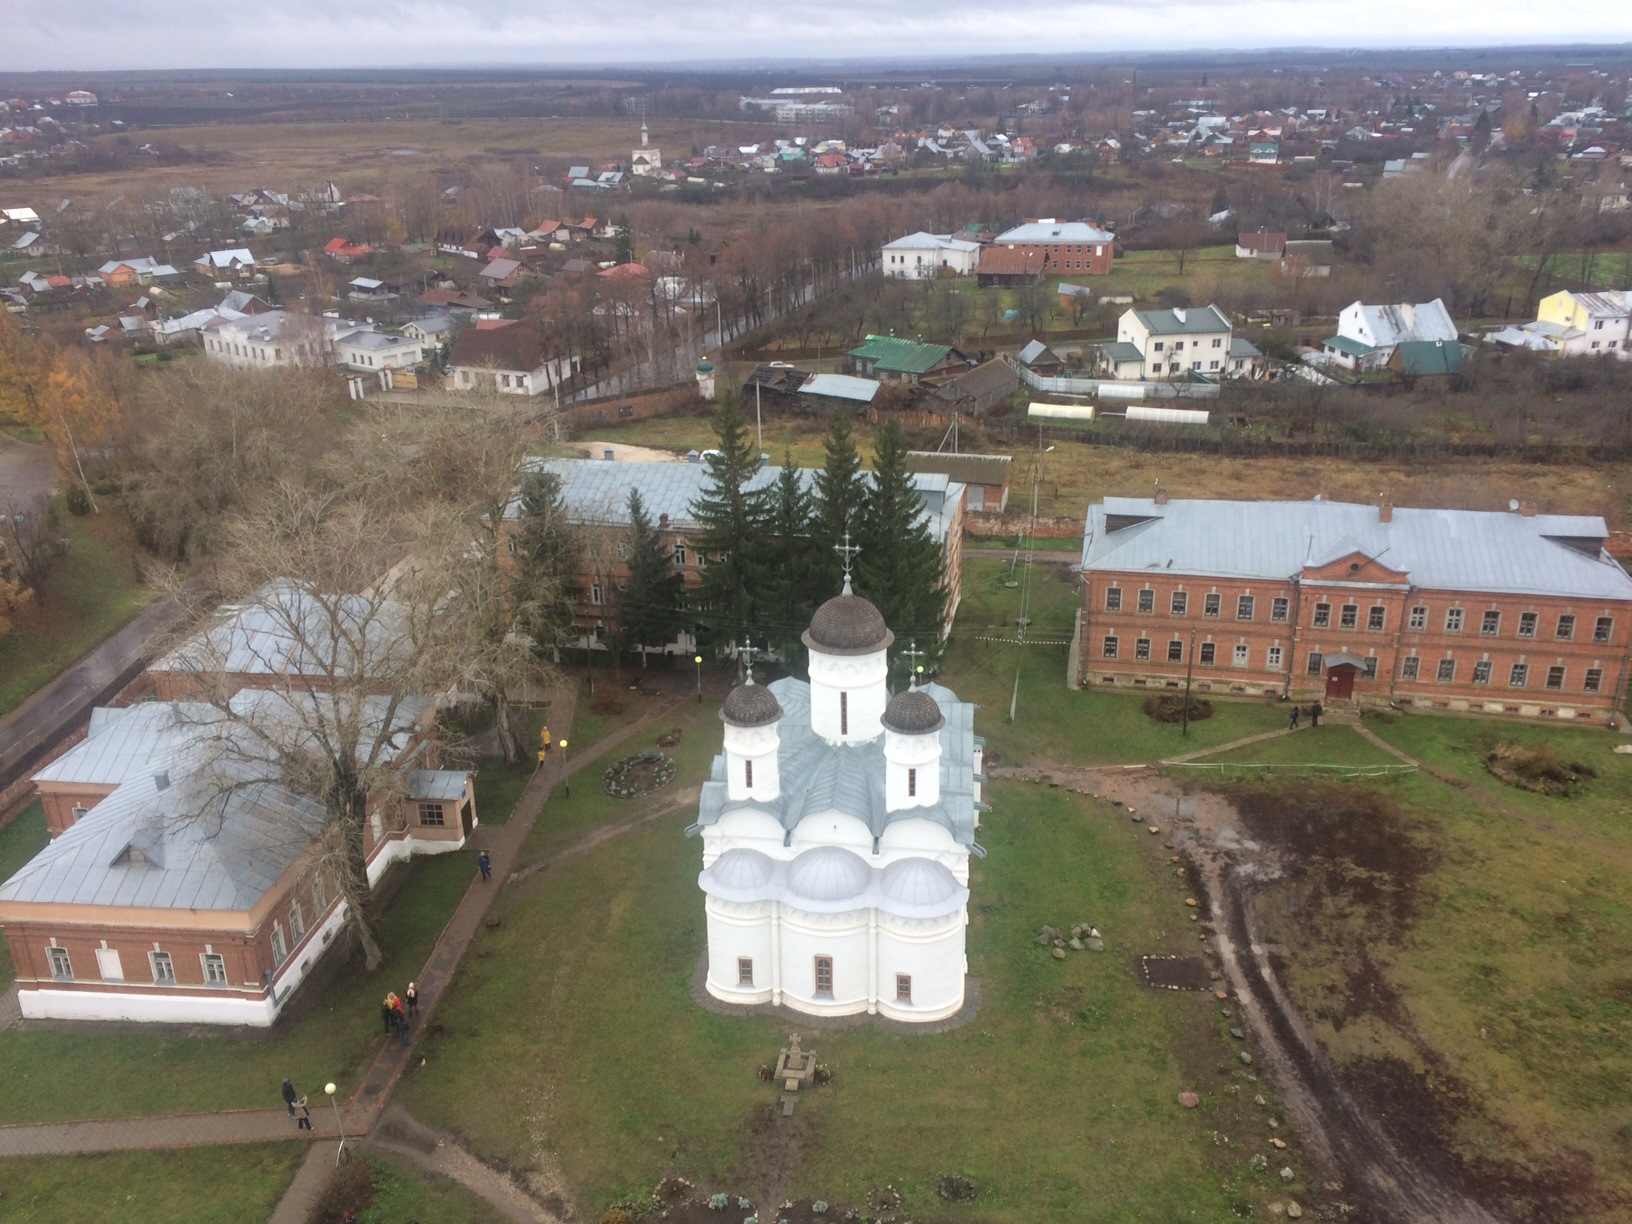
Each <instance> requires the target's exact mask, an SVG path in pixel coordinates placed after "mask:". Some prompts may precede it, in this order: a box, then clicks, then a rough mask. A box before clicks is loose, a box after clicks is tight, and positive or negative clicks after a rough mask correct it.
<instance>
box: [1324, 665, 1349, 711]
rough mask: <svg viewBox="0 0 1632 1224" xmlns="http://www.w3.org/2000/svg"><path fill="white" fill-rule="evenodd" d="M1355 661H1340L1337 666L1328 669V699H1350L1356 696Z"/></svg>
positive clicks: (1330, 700) (1331, 700)
mask: <svg viewBox="0 0 1632 1224" xmlns="http://www.w3.org/2000/svg"><path fill="white" fill-rule="evenodd" d="M1354 673H1355V666H1354V664H1353V663H1339V664H1338V665H1337V666H1336V667H1328V668H1327V669H1326V700H1327V702H1328V703H1330V702H1333V701H1348V700H1349V699H1350V698H1352V697H1353V696H1354Z"/></svg>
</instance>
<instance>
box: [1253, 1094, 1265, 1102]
mask: <svg viewBox="0 0 1632 1224" xmlns="http://www.w3.org/2000/svg"><path fill="white" fill-rule="evenodd" d="M1252 1103H1253V1104H1254V1105H1264V1104H1267V1103H1268V1102H1266V1101H1265V1100H1264V1095H1263V1093H1259V1094H1258V1095H1257V1096H1255V1097H1253V1098H1252Z"/></svg>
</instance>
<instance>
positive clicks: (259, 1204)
mask: <svg viewBox="0 0 1632 1224" xmlns="http://www.w3.org/2000/svg"><path fill="white" fill-rule="evenodd" d="M305 1155H306V1145H305V1144H304V1143H262V1144H251V1145H249V1146H246V1147H205V1148H191V1149H187V1150H183V1151H171V1152H163V1153H153V1152H110V1153H108V1154H106V1155H101V1156H32V1157H16V1158H12V1159H9V1160H0V1219H4V1220H6V1221H7V1224H108V1222H109V1221H114V1220H164V1221H166V1222H167V1224H246V1222H247V1221H258V1220H264V1219H266V1218H267V1216H269V1215H271V1214H272V1209H273V1207H275V1206H276V1205H277V1202H278V1200H279V1199H280V1198H281V1197H283V1192H284V1190H285V1189H286V1188H287V1187H288V1185H289V1183H290V1181H291V1180H293V1178H294V1176H295V1170H296V1168H298V1167H299V1165H300V1162H301V1159H302V1158H303V1157H304V1156H305ZM408 1218H410V1217H408V1216H397V1217H393V1220H406V1219H408ZM419 1218H420V1219H422V1220H423V1221H424V1222H425V1224H432V1221H433V1220H434V1221H440V1220H443V1219H446V1220H449V1221H450V1222H451V1221H452V1220H454V1219H456V1218H463V1217H453V1216H443V1217H435V1216H421V1217H419Z"/></svg>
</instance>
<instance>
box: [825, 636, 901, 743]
mask: <svg viewBox="0 0 1632 1224" xmlns="http://www.w3.org/2000/svg"><path fill="white" fill-rule="evenodd" d="M887 654H888V652H887V651H883V650H879V651H875V652H874V653H872V654H865V655H830V654H823V653H822V652H821V651H819V650H812V651H811V652H810V729H811V730H812V731H814V732H815V733H816V734H817V735H819V736H821V737H822V738H823V739H825V740H827V741H828V742H829V743H832V744H865V743H866V742H867V741H868V740H873V739H877V738H878V733H879V731H880V730H881V729H882V728H881V724H880V722H879V720H880V719H881V718H883V717H884V707H885V705H886V704H888V702H889V699H890V694H889V690H888V688H887V687H886V685H885V681H886V680H887V679H888V676H889V665H888V662H887V661H886V656H887ZM840 694H845V695H846V696H847V698H848V700H847V701H846V702H845V703H844V706H845V709H846V710H847V711H848V713H847V715H845V716H841V713H840V707H841V703H840ZM841 727H842V728H843V729H842V730H841Z"/></svg>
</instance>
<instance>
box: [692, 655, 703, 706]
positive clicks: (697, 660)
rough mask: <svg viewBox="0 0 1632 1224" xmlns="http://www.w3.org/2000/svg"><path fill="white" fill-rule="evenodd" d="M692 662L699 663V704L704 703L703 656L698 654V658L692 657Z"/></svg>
mask: <svg viewBox="0 0 1632 1224" xmlns="http://www.w3.org/2000/svg"><path fill="white" fill-rule="evenodd" d="M692 662H693V663H695V664H697V704H698V705H702V704H703V656H702V655H698V656H697V657H696V658H694V659H692Z"/></svg>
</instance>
